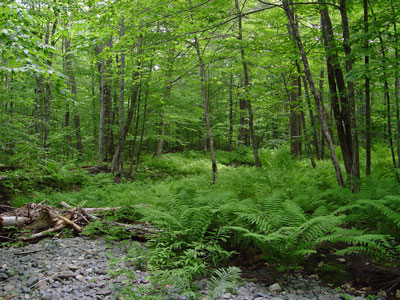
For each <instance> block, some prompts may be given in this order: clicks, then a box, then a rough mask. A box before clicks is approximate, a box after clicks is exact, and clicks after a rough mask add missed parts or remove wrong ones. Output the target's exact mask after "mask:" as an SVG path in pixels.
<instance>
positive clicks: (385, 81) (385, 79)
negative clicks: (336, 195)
mask: <svg viewBox="0 0 400 300" xmlns="http://www.w3.org/2000/svg"><path fill="white" fill-rule="evenodd" d="M371 13H372V16H373V17H374V20H375V22H376V21H377V20H376V16H375V14H374V11H373V9H372V7H371ZM377 34H378V38H379V46H380V50H381V54H382V59H383V60H382V62H381V63H382V71H383V86H384V95H385V99H386V114H387V116H386V117H387V133H388V140H389V148H390V153H391V156H392V164H393V167H394V168H395V169H396V168H397V163H396V155H395V151H394V144H393V136H392V110H391V102H390V91H389V82H388V76H387V72H386V52H385V46H384V44H383V38H382V33H381V31H380V30H377ZM395 176H396V179H397V181H400V177H399V174H398V173H397V172H395Z"/></svg>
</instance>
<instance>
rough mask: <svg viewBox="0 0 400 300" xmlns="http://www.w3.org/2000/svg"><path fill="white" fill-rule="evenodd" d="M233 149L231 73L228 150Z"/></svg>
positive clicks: (230, 84) (230, 79)
mask: <svg viewBox="0 0 400 300" xmlns="http://www.w3.org/2000/svg"><path fill="white" fill-rule="evenodd" d="M232 150H233V73H232V72H231V73H230V75H229V144H228V151H229V152H232Z"/></svg>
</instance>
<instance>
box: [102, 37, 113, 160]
mask: <svg viewBox="0 0 400 300" xmlns="http://www.w3.org/2000/svg"><path fill="white" fill-rule="evenodd" d="M107 46H108V47H109V49H110V50H111V49H112V47H113V44H112V36H111V37H110V39H109V40H108V42H107ZM112 62H113V59H112V55H110V57H109V58H108V59H107V61H106V68H105V74H104V142H105V150H106V155H105V158H106V160H107V161H109V160H111V158H112V154H113V152H114V149H113V129H112V126H113V124H112V90H113V80H112Z"/></svg>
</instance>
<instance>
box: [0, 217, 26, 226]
mask: <svg viewBox="0 0 400 300" xmlns="http://www.w3.org/2000/svg"><path fill="white" fill-rule="evenodd" d="M28 221H29V218H27V217H16V216H0V225H1V226H21V225H24V224H25V223H26V222H28Z"/></svg>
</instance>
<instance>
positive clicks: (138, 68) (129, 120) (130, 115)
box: [111, 34, 143, 165]
mask: <svg viewBox="0 0 400 300" xmlns="http://www.w3.org/2000/svg"><path fill="white" fill-rule="evenodd" d="M142 42H143V36H142V35H141V34H140V35H139V39H138V44H137V49H138V50H137V55H138V58H137V59H136V71H135V72H134V75H133V91H132V97H131V105H130V107H129V110H128V115H127V119H126V123H125V126H124V129H123V132H122V135H120V137H122V142H121V146H120V145H119V144H118V146H117V149H115V152H114V155H113V159H112V163H111V165H115V164H116V162H115V161H116V160H117V159H118V157H119V156H120V155H121V157H122V149H123V146H124V143H125V140H126V137H127V135H128V132H129V128H130V126H131V123H132V119H133V112H134V110H135V103H136V99H137V97H138V93H139V87H140V75H141V66H142V63H141V59H140V58H141V57H140V56H141V54H142ZM121 163H123V161H122V162H121Z"/></svg>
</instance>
